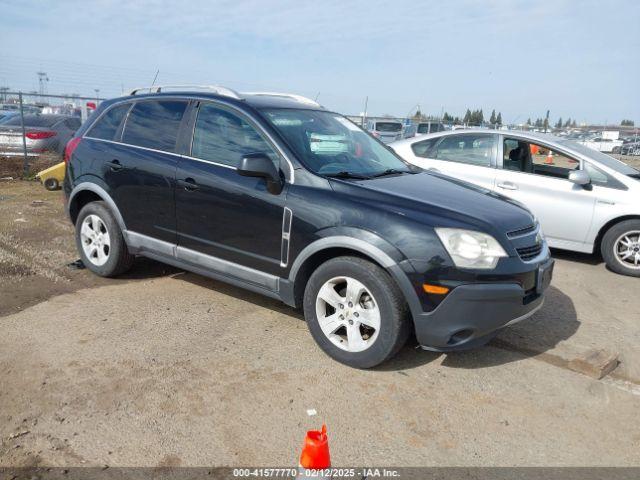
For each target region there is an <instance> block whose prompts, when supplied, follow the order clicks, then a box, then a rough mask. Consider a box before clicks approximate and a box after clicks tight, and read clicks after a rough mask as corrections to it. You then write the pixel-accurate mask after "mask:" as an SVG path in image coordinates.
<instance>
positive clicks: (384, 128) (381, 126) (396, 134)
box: [375, 122, 402, 143]
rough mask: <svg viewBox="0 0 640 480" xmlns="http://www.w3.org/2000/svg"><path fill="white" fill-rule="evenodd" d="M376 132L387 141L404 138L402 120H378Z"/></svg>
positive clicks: (381, 138)
mask: <svg viewBox="0 0 640 480" xmlns="http://www.w3.org/2000/svg"><path fill="white" fill-rule="evenodd" d="M375 133H376V134H377V135H376V136H377V137H378V138H379V139H380V140H382V141H383V142H385V143H388V142H394V141H396V140H400V139H401V138H402V124H401V123H400V122H376V129H375Z"/></svg>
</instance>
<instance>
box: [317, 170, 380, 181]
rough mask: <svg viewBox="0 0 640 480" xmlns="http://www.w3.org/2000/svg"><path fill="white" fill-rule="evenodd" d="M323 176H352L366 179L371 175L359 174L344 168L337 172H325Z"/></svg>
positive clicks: (356, 178)
mask: <svg viewBox="0 0 640 480" xmlns="http://www.w3.org/2000/svg"><path fill="white" fill-rule="evenodd" d="M325 177H331V178H352V179H354V180H368V179H370V178H371V177H367V176H366V175H359V174H357V173H352V172H347V171H346V170H344V171H342V172H337V173H327V174H325Z"/></svg>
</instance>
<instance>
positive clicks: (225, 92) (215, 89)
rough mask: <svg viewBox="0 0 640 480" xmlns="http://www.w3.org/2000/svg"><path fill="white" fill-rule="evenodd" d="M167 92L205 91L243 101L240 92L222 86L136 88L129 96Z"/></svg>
mask: <svg viewBox="0 0 640 480" xmlns="http://www.w3.org/2000/svg"><path fill="white" fill-rule="evenodd" d="M166 90H173V91H191V90H204V91H208V92H212V93H216V94H218V95H222V96H224V97H231V98H235V99H236V100H241V97H240V95H238V92H236V91H235V90H232V89H230V88H227V87H222V86H220V85H152V86H150V87H139V88H134V89H133V90H131V91H130V92H129V95H136V94H138V93H139V92H147V93H160V92H164V91H166Z"/></svg>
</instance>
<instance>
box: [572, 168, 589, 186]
mask: <svg viewBox="0 0 640 480" xmlns="http://www.w3.org/2000/svg"><path fill="white" fill-rule="evenodd" d="M569 181H570V182H573V183H575V184H576V185H580V186H582V187H586V186H587V185H590V184H591V177H590V176H589V174H588V173H587V172H585V171H584V170H574V171H573V172H569Z"/></svg>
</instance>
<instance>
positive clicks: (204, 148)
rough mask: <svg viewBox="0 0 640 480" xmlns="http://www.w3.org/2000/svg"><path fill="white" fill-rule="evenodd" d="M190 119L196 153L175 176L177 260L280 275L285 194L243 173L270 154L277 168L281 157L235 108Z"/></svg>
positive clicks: (212, 109) (208, 110)
mask: <svg viewBox="0 0 640 480" xmlns="http://www.w3.org/2000/svg"><path fill="white" fill-rule="evenodd" d="M192 118H193V120H192V122H193V124H194V125H193V137H192V141H191V145H190V146H189V151H187V155H185V156H183V158H182V159H181V160H180V163H179V165H178V171H177V186H176V193H175V197H176V216H177V225H178V256H179V257H180V256H182V257H183V259H184V260H186V261H190V262H194V261H195V262H197V261H199V259H201V260H202V261H204V262H209V264H210V265H213V267H214V268H218V267H222V266H224V265H222V264H220V262H219V261H218V260H222V261H225V262H232V265H231V266H230V267H229V268H231V269H232V270H234V271H236V272H237V271H238V269H237V266H238V265H241V266H243V267H248V268H250V269H256V270H260V271H262V272H267V273H270V274H273V275H277V274H279V273H280V269H281V267H280V263H281V245H282V225H283V214H284V203H285V196H286V187H285V190H283V191H282V192H281V193H280V194H272V193H269V192H268V191H267V185H266V182H265V180H264V179H262V178H256V177H245V176H241V175H239V174H238V172H237V167H238V165H239V163H240V160H241V159H242V157H243V156H244V155H246V154H249V153H265V154H266V155H268V156H269V157H270V158H271V159H272V160H273V161H274V162H275V163H276V164H277V166H278V168H279V162H280V157H279V155H278V154H277V153H276V150H275V148H274V147H273V145H272V144H271V143H270V141H268V140H267V139H266V137H265V136H263V134H262V133H261V132H260V129H259V128H258V127H257V125H256V124H255V123H253V122H252V121H251V120H250V119H249V118H248V117H247V116H245V115H244V114H242V113H241V112H239V111H237V110H235V109H231V107H227V106H223V105H220V104H217V103H212V102H202V103H200V104H199V105H198V106H197V109H196V110H195V111H194V112H193V117H192ZM194 252H196V255H194ZM197 254H202V255H204V257H203V256H201V255H197ZM225 265H226V266H228V264H225ZM249 280H255V279H251V278H250V279H249Z"/></svg>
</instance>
